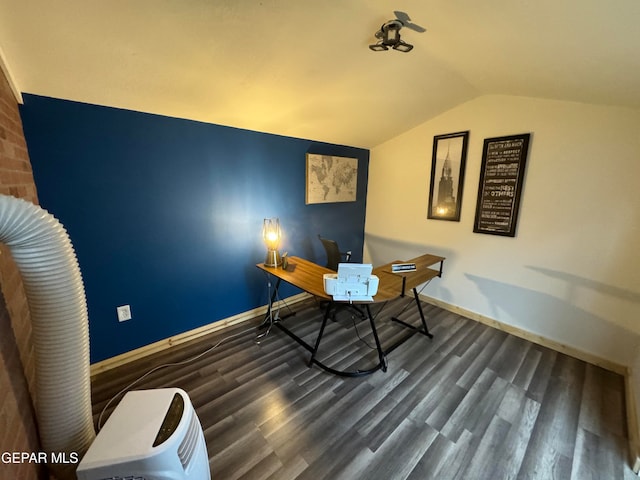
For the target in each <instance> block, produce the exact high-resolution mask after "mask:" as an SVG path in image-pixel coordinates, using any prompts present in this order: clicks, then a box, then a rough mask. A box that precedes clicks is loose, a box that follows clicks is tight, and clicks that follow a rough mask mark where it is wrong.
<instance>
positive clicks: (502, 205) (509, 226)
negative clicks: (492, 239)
mask: <svg viewBox="0 0 640 480" xmlns="http://www.w3.org/2000/svg"><path fill="white" fill-rule="evenodd" d="M529 136H530V134H528V133H523V134H521V135H511V136H508V137H497V138H486V139H485V140H484V148H483V150H482V167H481V169H480V186H479V188H478V203H477V205H476V219H475V222H474V225H473V231H474V232H477V233H489V234H492V235H504V236H507V237H514V236H515V235H516V225H517V221H518V208H519V206H520V194H521V193H522V182H523V180H524V171H525V164H526V161H527V152H528V149H529Z"/></svg>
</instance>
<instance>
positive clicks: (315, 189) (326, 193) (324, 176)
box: [305, 153, 358, 205]
mask: <svg viewBox="0 0 640 480" xmlns="http://www.w3.org/2000/svg"><path fill="white" fill-rule="evenodd" d="M357 188H358V159H357V158H348V157H334V156H331V155H319V154H316V153H307V192H306V199H305V203H306V204H307V205H310V204H313V203H337V202H355V201H356V192H357Z"/></svg>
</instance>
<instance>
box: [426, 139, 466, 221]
mask: <svg viewBox="0 0 640 480" xmlns="http://www.w3.org/2000/svg"><path fill="white" fill-rule="evenodd" d="M468 140H469V131H468V130H467V131H466V132H456V133H448V134H446V135H436V136H435V137H433V154H432V158H431V183H430V185H429V206H428V210H427V218H430V219H435V220H451V221H454V222H459V221H460V207H461V206H462V188H463V185H464V168H465V164H466V159H467V142H468Z"/></svg>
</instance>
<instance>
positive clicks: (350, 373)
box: [258, 259, 444, 377]
mask: <svg viewBox="0 0 640 480" xmlns="http://www.w3.org/2000/svg"><path fill="white" fill-rule="evenodd" d="M443 262H444V259H443V260H442V261H440V268H439V272H438V275H437V276H438V277H441V276H442V266H443ZM267 273H268V272H267ZM281 281H282V279H281V278H280V277H277V281H276V285H275V288H274V291H273V293H272V294H271V297H270V299H269V305H268V308H267V313H266V315H265V318H264V320H263V322H262V324H261V325H260V326H259V327H258V328H265V327H267V326H268V325H275V326H276V327H278V328H279V329H280V330H282V331H283V332H284V333H286V334H287V335H288V336H289V337H291V338H292V339H293V340H295V341H296V342H297V343H298V344H299V345H301V346H302V347H304V348H305V349H306V350H308V351H309V352H310V353H311V357H310V359H309V362H308V365H309V367H311V366H313V365H314V364H315V365H317V366H318V367H320V368H322V369H323V370H325V371H326V372H329V373H332V374H334V375H339V376H343V377H360V376H363V375H370V374H372V373H374V372H376V371H378V370H382V371H383V372H386V371H387V366H388V364H387V355H388V354H390V353H391V352H393V351H394V350H395V349H396V348H398V347H399V346H400V345H402V344H403V343H405V342H406V341H407V340H409V339H410V338H412V337H413V336H414V335H415V334H416V333H421V334H422V335H425V336H427V337H429V338H433V334H431V332H429V327H428V326H427V321H426V318H425V315H424V311H423V310H422V305H421V304H420V298H419V296H418V292H417V290H416V288H415V287H414V288H413V289H412V291H413V295H414V299H415V302H416V306H417V309H418V312H419V314H420V320H421V326H418V327H416V326H414V325H411V324H410V323H407V322H405V321H403V320H401V319H399V318H398V317H391V320H392V321H394V322H396V323H398V324H400V325H401V326H403V327H405V328H408V329H409V330H410V332H409V333H408V334H407V335H405V336H404V337H402V338H400V339H399V340H398V341H396V342H395V343H394V344H393V345H391V346H389V347H388V348H387V349H386V350H383V349H382V345H381V343H380V338H379V336H378V331H377V329H376V324H375V320H374V316H373V315H372V314H371V307H370V305H371V304H370V303H358V304H357V305H359V306H364V308H365V311H366V314H367V318H368V320H369V324H370V326H371V332H372V333H373V338H374V339H375V343H376V350H377V352H378V363H377V364H375V365H373V366H372V367H371V368H368V369H366V370H360V369H357V370H337V369H335V368H332V367H330V366H328V365H326V364H324V363H323V362H322V361H320V360H318V359H317V358H316V355H317V353H318V349H319V348H320V343H321V341H322V337H323V335H324V330H325V327H326V326H327V321H328V319H329V318H330V316H331V310H332V308H333V307H334V306H335V305H336V304H341V303H343V302H335V301H334V300H328V301H327V305H326V307H325V311H324V315H323V317H322V324H321V326H320V331H319V332H318V337H317V338H316V341H315V344H314V345H313V346H312V345H310V344H308V343H307V342H306V341H305V340H303V339H302V338H300V337H299V336H298V335H296V334H295V333H293V332H292V331H291V330H290V329H288V328H287V327H286V326H285V325H283V323H282V321H283V320H285V319H286V318H289V317H290V316H293V315H295V312H293V313H291V314H289V315H286V316H284V317H278V318H276V319H273V304H274V302H275V300H276V298H277V296H278V288H279V287H280V283H281ZM405 286H406V277H403V278H402V292H401V294H400V298H403V297H405V296H406V293H405ZM383 303H386V302H383Z"/></svg>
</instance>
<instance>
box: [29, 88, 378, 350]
mask: <svg viewBox="0 0 640 480" xmlns="http://www.w3.org/2000/svg"><path fill="white" fill-rule="evenodd" d="M20 113H21V115H22V121H23V127H24V131H25V137H26V139H27V146H28V149H29V156H30V158H31V163H32V166H33V172H34V177H35V181H36V187H37V189H38V197H39V200H40V203H41V205H42V206H43V207H44V208H46V209H47V210H49V211H50V212H51V213H52V214H54V215H55V216H56V217H57V218H58V219H60V221H61V222H62V223H63V225H64V226H65V227H66V229H67V230H68V232H69V235H70V237H71V240H72V242H73V245H74V247H75V249H76V253H77V256H78V261H79V263H80V269H81V271H82V275H83V278H84V282H85V288H86V293H87V302H88V307H89V322H90V335H91V361H92V362H97V361H100V360H103V359H106V358H109V357H112V356H114V355H118V354H120V353H124V352H127V351H129V350H132V349H135V348H138V347H140V346H143V345H147V344H149V343H152V342H155V341H158V340H161V339H164V338H167V337H170V336H172V335H176V334H179V333H182V332H185V331H188V330H191V329H193V328H197V327H200V326H202V325H206V324H209V323H211V322H215V321H217V320H220V319H224V318H227V317H230V316H232V315H235V314H238V313H242V312H246V311H248V310H251V309H253V308H256V307H258V306H261V305H265V304H266V303H267V297H268V294H267V286H266V281H265V275H264V274H263V273H262V272H261V271H259V270H258V269H257V268H256V267H255V264H256V263H259V262H262V261H264V257H265V253H266V251H265V247H264V245H263V242H262V237H261V228H262V220H263V218H265V217H276V216H277V217H279V218H280V223H281V226H282V229H283V235H284V239H283V245H282V251H288V252H289V254H290V255H297V256H301V257H305V258H308V259H310V260H313V261H316V262H318V263H324V261H325V256H324V252H323V250H322V246H321V244H320V242H319V240H318V239H317V234H319V233H321V234H323V235H325V236H328V237H332V238H335V239H336V240H338V242H339V243H340V245H341V246H344V248H345V249H346V248H348V249H351V250H352V251H353V253H354V257H353V258H354V260H355V261H361V259H362V250H363V243H364V220H365V207H366V205H365V202H366V189H367V174H368V164H369V151H368V150H364V149H361V148H355V147H348V146H341V145H333V144H327V143H322V142H314V141H311V140H304V139H298V138H291V137H284V136H278V135H270V134H264V133H259V132H253V131H247V130H241V129H236V128H231V127H224V126H219V125H212V124H207V123H201V122H194V121H188V120H181V119H176V118H168V117H163V116H158V115H150V114H145V113H140V112H133V111H128V110H120V109H115V108H108V107H99V106H95V105H88V104H83V103H76V102H70V101H65V100H59V99H52V98H47V97H40V96H36V95H29V94H27V95H24V105H22V106H21V109H20ZM308 152H310V153H320V154H325V155H337V156H345V157H356V158H358V191H357V201H356V202H349V203H332V204H318V205H305V174H306V159H305V154H306V153H308ZM281 293H282V295H283V296H290V295H293V294H296V293H299V291H298V290H296V289H294V288H292V287H289V286H287V287H285V288H283V289H282V290H281ZM123 304H129V305H131V310H132V314H133V319H132V320H130V321H127V322H122V323H119V322H118V320H117V316H116V307H117V306H118V305H123Z"/></svg>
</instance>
